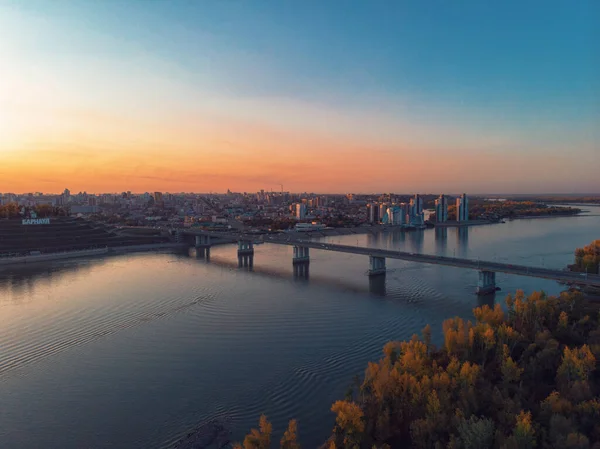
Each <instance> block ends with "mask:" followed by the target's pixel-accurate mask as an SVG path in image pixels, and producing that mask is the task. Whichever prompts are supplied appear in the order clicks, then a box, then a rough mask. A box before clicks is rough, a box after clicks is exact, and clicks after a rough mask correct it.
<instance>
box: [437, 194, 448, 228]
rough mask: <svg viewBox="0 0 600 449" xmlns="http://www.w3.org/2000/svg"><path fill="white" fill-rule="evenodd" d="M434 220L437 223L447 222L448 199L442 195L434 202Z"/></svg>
mask: <svg viewBox="0 0 600 449" xmlns="http://www.w3.org/2000/svg"><path fill="white" fill-rule="evenodd" d="M435 220H436V221H437V222H438V223H445V222H446V221H448V198H447V197H446V195H444V194H443V193H442V194H441V195H440V197H439V198H438V199H437V200H435Z"/></svg>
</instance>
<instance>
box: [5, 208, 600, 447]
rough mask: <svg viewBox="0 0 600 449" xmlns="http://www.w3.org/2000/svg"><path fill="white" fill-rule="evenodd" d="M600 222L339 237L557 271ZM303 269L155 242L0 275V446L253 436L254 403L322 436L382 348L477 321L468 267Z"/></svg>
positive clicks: (283, 257)
mask: <svg viewBox="0 0 600 449" xmlns="http://www.w3.org/2000/svg"><path fill="white" fill-rule="evenodd" d="M583 208H584V209H587V210H589V211H590V214H593V216H587V217H584V216H581V217H568V218H551V219H531V220H515V221H512V222H507V223H505V224H497V225H489V226H478V227H472V228H469V229H460V230H458V229H456V228H450V229H446V230H433V229H431V230H426V231H421V232H409V233H391V232H389V233H381V234H378V235H375V236H373V235H357V236H355V235H352V236H344V237H330V238H328V239H327V240H328V241H332V242H340V243H343V244H350V245H362V246H371V247H380V248H394V249H398V250H404V251H410V252H423V253H428V254H443V255H446V256H453V255H456V257H471V258H481V259H482V260H498V261H506V262H508V263H518V264H527V265H532V266H545V267H552V268H564V267H565V266H566V265H567V264H568V263H571V262H572V260H573V251H574V249H575V248H576V247H579V246H583V245H586V244H588V243H590V242H591V241H592V240H594V239H598V238H600V207H592V206H585V207H583ZM310 256H311V264H310V277H309V279H308V280H298V279H296V280H295V279H294V277H293V274H292V248H291V247H286V246H277V245H269V244H264V245H259V246H257V247H256V254H255V259H254V270H253V271H248V270H247V269H246V270H245V269H238V268H237V256H236V247H234V246H232V245H224V246H219V247H214V248H213V249H212V254H211V259H210V262H207V261H205V260H202V259H196V258H195V257H193V255H192V256H189V255H183V254H169V253H158V254H157V253H145V254H130V255H126V256H120V257H109V258H91V259H77V260H71V261H61V262H56V263H52V264H48V265H42V266H31V267H27V268H26V269H24V268H19V269H17V268H14V269H11V270H8V271H6V270H5V271H1V272H0V447H2V448H4V449H7V448H9V449H11V448H19V449H24V448H40V447H46V448H61V449H70V448H109V447H111V448H112V447H115V448H128V449H129V448H163V447H171V446H173V445H174V444H175V443H176V442H177V441H178V440H179V439H180V438H182V437H184V436H185V435H187V434H188V433H189V432H190V431H192V430H193V429H194V428H196V427H197V426H199V425H202V424H203V423H205V422H208V421H211V420H214V419H218V420H220V421H221V422H223V423H224V424H225V425H226V426H227V427H228V428H229V429H230V430H231V437H232V439H233V440H241V439H243V435H244V434H245V433H246V432H247V431H248V430H249V428H250V427H251V426H255V425H256V423H257V421H258V417H259V415H260V414H261V413H265V414H266V415H267V416H268V417H269V418H270V419H271V420H272V422H273V425H274V428H275V433H276V435H275V436H276V439H277V440H278V439H279V437H280V435H281V432H282V431H283V430H284V428H285V426H286V423H287V421H288V420H289V419H290V418H297V419H298V422H299V431H300V437H301V442H302V444H303V447H305V448H309V449H311V448H315V447H316V446H317V445H318V444H319V443H321V442H323V441H324V439H325V438H326V437H327V436H328V435H329V433H330V431H331V428H332V426H333V420H334V417H333V414H332V413H331V412H330V411H329V409H330V406H331V404H332V403H333V402H334V401H335V400H336V399H341V398H343V397H344V394H345V392H346V390H347V389H348V386H349V385H350V383H351V381H352V378H353V377H354V376H355V375H361V374H362V373H363V372H364V369H365V367H366V365H367V362H368V361H370V360H377V359H378V358H379V357H380V354H381V349H382V347H383V345H384V344H385V343H386V342H387V341H389V340H393V339H400V340H402V339H407V338H410V336H411V335H412V334H413V333H419V332H420V330H421V329H422V328H423V327H424V326H425V325H426V324H427V323H429V324H431V326H432V328H433V331H434V339H435V340H436V342H437V343H439V342H440V341H441V334H442V333H441V327H442V322H443V320H444V319H446V318H448V317H451V316H455V315H458V316H462V317H470V316H471V310H472V309H473V307H476V306H477V305H479V304H482V303H490V304H491V303H493V301H494V297H491V298H490V297H487V298H478V297H477V296H476V295H474V290H475V287H476V284H477V279H478V277H477V273H476V272H475V271H471V270H465V269H458V268H445V267H439V266H433V265H420V264H415V263H408V262H403V261H398V260H388V262H387V265H388V269H389V272H388V273H387V276H386V278H385V282H375V283H371V285H370V283H369V278H368V276H367V275H366V270H367V268H368V259H367V258H366V257H363V256H357V255H348V254H341V253H332V252H324V251H317V250H311V255H310ZM497 282H498V284H499V286H500V287H501V288H502V292H499V293H497V294H496V297H495V300H496V301H502V300H503V298H504V296H505V294H506V293H508V292H514V291H515V290H516V289H519V288H520V289H523V290H525V291H526V292H531V291H533V290H544V291H546V292H548V293H551V294H557V293H559V292H560V291H561V286H560V285H559V284H557V283H556V282H553V281H547V280H539V279H533V278H525V277H517V276H508V275H504V274H498V275H497Z"/></svg>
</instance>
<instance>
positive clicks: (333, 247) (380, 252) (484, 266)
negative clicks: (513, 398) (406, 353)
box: [194, 232, 600, 288]
mask: <svg viewBox="0 0 600 449" xmlns="http://www.w3.org/2000/svg"><path fill="white" fill-rule="evenodd" d="M201 233H202V234H206V235H213V236H215V237H220V238H225V239H231V240H232V241H236V240H240V239H242V240H251V241H256V240H261V241H264V242H265V243H273V244H276V245H288V246H301V247H304V248H312V249H319V250H323V251H336V252H340V253H350V254H360V255H363V256H373V257H383V258H387V259H400V260H407V261H410V262H418V263H427V264H433V265H444V266H448V267H456V268H469V269H472V270H478V271H493V272H496V273H506V274H515V275H517V276H529V277H535V278H543V279H553V280H556V281H559V282H566V283H574V284H578V285H585V286H591V287H598V288H600V275H597V274H587V273H574V272H571V271H564V270H553V269H550V268H541V267H530V266H525V265H514V264H508V263H499V262H490V261H486V260H473V259H461V258H457V257H444V256H436V255H430V254H419V253H408V252H404V251H391V250H386V249H378V248H365V247H361V246H351V245H340V244H336V243H322V242H318V241H313V240H304V239H299V238H297V236H295V235H294V236H290V235H281V234H279V235H260V236H250V235H244V234H236V235H233V234H224V233H212V232H201ZM194 234H195V233H194Z"/></svg>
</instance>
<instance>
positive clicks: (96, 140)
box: [0, 1, 600, 195]
mask: <svg viewBox="0 0 600 449" xmlns="http://www.w3.org/2000/svg"><path fill="white" fill-rule="evenodd" d="M534 3H535V2H534ZM534 3H532V4H530V5H522V4H520V3H516V2H504V3H503V4H502V5H498V4H495V5H487V6H486V5H481V4H479V3H478V2H468V3H467V5H466V6H465V7H464V8H461V9H460V10H458V9H457V8H455V7H453V6H452V5H442V4H440V5H437V7H436V9H435V11H433V10H431V8H427V7H426V6H424V5H420V4H418V3H407V4H405V5H396V4H395V3H387V4H379V5H372V4H370V3H369V4H367V3H362V4H361V3H353V4H350V5H346V6H345V7H344V11H343V15H340V14H341V11H340V8H339V7H336V5H335V4H333V3H331V4H322V3H318V2H312V1H309V2H302V3H301V4H300V3H298V4H295V5H290V4H285V5H284V4H281V5H280V4H269V5H267V6H265V5H263V6H261V7H256V5H254V7H253V5H252V4H250V3H246V4H244V3H241V2H227V3H224V2H214V3H206V4H204V3H203V4H202V6H201V7H200V6H199V5H198V4H194V3H189V2H160V1H157V2H152V3H147V2H140V1H130V2H120V3H116V2H102V3H101V2H83V1H79V2H61V1H57V2H43V1H30V2H27V4H23V2H17V1H0V57H2V60H3V62H4V63H3V64H2V67H0V78H1V79H3V81H4V82H3V83H2V84H1V85H0V105H1V107H0V192H35V191H42V192H57V193H58V192H61V191H62V190H63V189H64V188H65V187H67V186H68V187H69V188H70V189H71V190H72V191H87V192H90V193H100V192H119V191H126V190H131V191H135V192H144V191H148V192H154V191H165V192H210V191H212V192H215V191H218V192H225V191H226V190H227V189H229V188H230V189H231V190H234V191H248V192H252V191H258V190H260V189H265V190H266V189H269V188H271V187H272V189H273V191H275V192H276V191H278V190H279V189H280V185H281V184H283V185H284V186H285V189H286V190H287V191H293V192H304V191H315V192H321V193H340V194H341V193H345V192H365V193H368V192H390V191H406V192H432V193H435V192H457V193H458V192H464V191H468V192H472V194H474V195H477V194H484V193H495V192H496V193H499V194H516V193H532V194H540V193H556V194H560V193H584V192H590V193H597V192H599V191H600V184H599V182H598V180H597V173H596V168H597V167H598V166H599V165H600V145H599V142H600V131H599V130H598V128H597V126H595V124H597V123H598V122H599V121H600V110H599V108H598V104H600V98H598V96H599V92H600V81H599V80H600V76H598V75H599V70H600V66H598V60H597V59H594V58H593V54H594V53H593V52H594V48H595V45H596V44H595V42H597V39H595V38H597V37H598V36H597V31H596V30H595V29H594V26H595V23H594V21H593V18H594V16H595V15H597V13H598V12H600V6H599V5H598V4H596V3H595V2H592V1H589V2H586V1H583V2H578V3H577V4H576V5H573V4H569V3H568V2H562V1H551V2H545V3H544V4H543V5H544V6H543V7H541V6H540V5H541V4H540V5H537V6H536V5H535V4H534ZM517 11H518V14H517V13H516V12H517ZM340 18H342V19H343V20H339V19H340ZM507 30H510V32H509V31H507ZM6 80H7V81H6ZM400 174H401V175H400Z"/></svg>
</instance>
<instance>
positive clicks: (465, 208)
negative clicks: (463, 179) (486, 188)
mask: <svg viewBox="0 0 600 449" xmlns="http://www.w3.org/2000/svg"><path fill="white" fill-rule="evenodd" d="M456 221H469V198H468V197H467V194H466V193H463V194H462V195H461V196H460V197H458V198H456Z"/></svg>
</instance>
